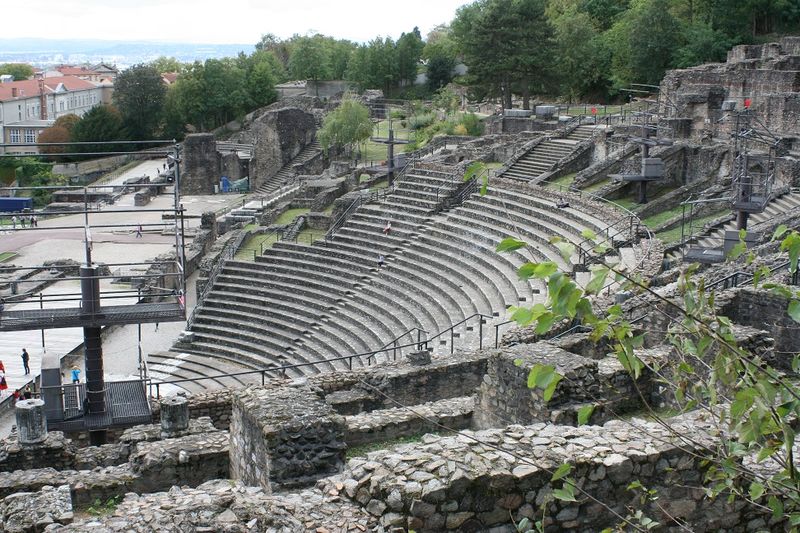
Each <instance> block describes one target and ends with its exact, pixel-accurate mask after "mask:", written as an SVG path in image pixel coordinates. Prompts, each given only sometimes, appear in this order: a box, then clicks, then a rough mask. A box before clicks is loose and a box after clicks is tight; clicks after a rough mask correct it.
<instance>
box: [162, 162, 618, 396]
mask: <svg viewBox="0 0 800 533" xmlns="http://www.w3.org/2000/svg"><path fill="white" fill-rule="evenodd" d="M460 183H461V182H460V181H459V180H457V179H454V178H453V175H450V176H448V175H447V174H445V173H441V172H434V171H430V170H425V169H412V170H409V171H408V172H407V173H406V175H405V176H404V177H403V179H402V180H400V181H399V183H398V185H397V187H396V188H395V189H394V190H393V191H392V192H390V193H389V194H387V196H386V197H385V198H384V199H383V201H381V202H380V203H368V204H364V205H362V206H360V207H359V208H358V209H356V210H355V212H354V213H353V214H352V215H351V216H350V217H349V218H348V219H347V220H346V222H345V223H344V225H343V226H342V227H341V228H340V229H339V230H338V231H337V232H336V233H335V234H334V235H333V236H332V237H331V238H330V239H329V240H327V241H319V242H317V243H314V244H313V245H305V244H298V243H291V242H279V243H276V244H275V245H273V247H272V248H270V249H269V250H268V251H265V253H264V255H263V256H260V257H258V258H257V259H256V261H255V262H243V261H233V260H229V261H228V262H227V263H226V264H225V266H224V268H223V270H222V272H221V274H220V275H219V276H218V277H217V278H216V281H215V283H214V285H213V287H212V290H211V291H210V293H209V294H208V295H207V297H206V298H205V301H204V302H203V304H202V306H201V307H200V308H199V309H198V311H197V313H196V316H195V321H194V324H193V326H192V330H191V332H190V333H189V336H188V337H187V338H186V339H184V340H182V341H180V342H178V343H176V344H175V345H174V346H173V347H172V348H171V349H170V350H169V351H166V352H156V353H151V354H150V355H149V357H148V363H149V369H150V375H151V376H152V377H153V378H154V379H156V380H172V379H181V378H184V379H191V378H196V377H200V376H202V375H208V374H218V373H235V372H242V371H245V370H249V369H258V368H264V367H268V366H273V365H292V364H304V363H313V364H310V365H308V366H303V367H298V368H291V369H288V370H287V371H286V375H287V376H289V377H301V376H304V375H310V374H314V373H317V372H326V371H332V370H346V369H348V368H350V367H351V365H352V366H353V367H357V366H362V365H367V364H369V361H367V360H366V359H358V358H355V359H352V360H351V361H347V360H344V361H333V362H328V361H323V360H325V359H332V358H335V357H340V356H347V355H353V354H358V353H365V352H371V351H374V350H377V349H381V348H383V347H385V346H387V345H391V344H392V342H393V341H394V340H395V339H398V338H399V339H400V340H399V341H398V342H399V344H401V345H402V344H409V343H412V342H415V341H416V336H415V335H416V333H414V334H412V335H405V334H406V332H407V331H409V330H410V329H412V328H419V329H420V330H422V331H424V332H425V333H420V335H421V336H422V339H423V340H426V339H431V337H432V336H433V335H435V334H436V333H437V332H440V331H444V330H447V329H448V328H451V327H452V326H454V325H457V326H456V327H455V328H454V329H453V331H452V335H451V333H450V332H448V333H447V334H445V335H442V336H440V337H438V338H436V339H432V340H431V342H430V346H431V348H433V349H434V350H435V351H437V352H438V351H441V352H444V351H450V350H452V349H454V348H455V345H457V347H458V348H459V349H461V348H477V345H478V342H479V339H478V335H479V331H480V330H481V329H482V330H483V341H484V343H485V344H484V345H489V344H490V342H493V336H492V335H493V334H494V331H493V325H494V324H498V323H500V322H503V321H505V320H506V318H507V317H506V308H507V307H508V306H510V305H520V304H521V303H522V304H526V305H530V304H532V303H535V302H540V301H544V299H545V291H546V287H545V286H544V284H543V283H542V282H541V281H539V280H534V281H532V282H528V281H524V280H520V279H519V277H518V276H517V268H518V267H519V265H520V264H522V263H523V262H526V261H529V260H533V261H542V260H552V261H555V262H557V263H558V264H559V265H561V266H562V267H564V268H570V267H571V266H572V265H571V264H570V263H575V262H576V258H572V259H571V260H570V261H565V260H564V259H563V258H562V257H561V256H560V254H559V253H558V250H557V249H556V248H555V247H554V246H553V245H551V244H550V243H549V238H550V237H551V236H553V235H556V234H560V235H562V236H564V237H565V238H567V239H568V240H570V241H571V242H574V243H576V244H577V243H579V242H581V241H582V240H583V237H581V232H582V231H584V230H585V229H591V230H592V231H595V232H600V231H601V230H602V229H603V228H604V227H605V221H604V220H602V219H601V217H597V216H593V215H588V214H586V213H584V212H582V211H581V210H580V209H578V208H575V207H570V208H558V207H557V206H556V205H555V202H556V201H557V199H556V198H555V197H552V196H551V195H549V193H548V192H547V191H546V190H544V189H531V191H530V192H528V191H525V192H520V191H516V190H511V189H504V188H499V187H491V188H490V191H489V193H488V194H487V195H485V196H479V195H473V196H472V197H471V198H469V199H467V200H466V201H465V202H464V203H463V204H462V205H460V206H457V207H453V208H451V209H450V210H448V211H446V212H444V213H440V214H434V213H436V212H437V211H438V209H439V206H440V203H441V202H443V201H445V199H446V198H447V197H448V195H449V194H451V193H452V192H453V191H454V190H456V188H457V187H458V185H459V184H460ZM387 220H390V221H391V222H392V230H391V232H390V233H389V234H388V235H387V234H384V233H383V231H382V230H383V228H384V226H385V224H386V221H387ZM509 235H515V236H518V237H520V238H522V239H525V240H526V241H528V242H529V243H531V244H532V246H531V247H529V248H528V249H526V250H525V251H519V252H515V253H512V254H497V253H496V252H495V247H496V245H497V243H498V242H499V241H500V240H501V239H503V238H504V237H507V236H509ZM379 254H380V255H382V256H383V257H384V259H385V266H384V267H383V268H379V267H378V264H377V260H378V255H379ZM587 274H588V273H587ZM475 313H482V314H484V315H486V316H487V317H491V318H484V319H482V320H481V323H479V321H478V319H477V318H474V319H472V320H471V321H469V322H466V323H461V324H459V323H460V322H462V321H463V320H464V319H466V318H468V317H470V316H472V315H474V314H475ZM404 335H405V336H404ZM490 339H491V341H490ZM407 352H408V349H406V350H405V353H407ZM391 353H392V352H391V351H390V352H389V354H391ZM387 357H388V355H387V354H381V355H379V356H378V357H377V360H379V361H385V360H387ZM260 379H261V378H260V376H259V375H258V374H255V375H251V376H239V377H221V378H216V379H214V380H208V381H200V382H187V383H184V384H182V385H180V386H181V387H182V388H184V389H186V390H188V391H190V392H196V391H199V390H202V389H206V388H219V387H230V386H237V385H240V384H242V383H247V382H252V381H260Z"/></svg>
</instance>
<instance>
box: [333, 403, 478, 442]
mask: <svg viewBox="0 0 800 533" xmlns="http://www.w3.org/2000/svg"><path fill="white" fill-rule="evenodd" d="M474 403H475V400H474V398H473V397H472V396H469V397H466V398H452V399H448V400H440V401H438V402H428V403H424V404H421V405H414V409H413V411H409V410H405V409H396V408H395V409H379V410H376V411H370V412H367V413H361V414H358V415H353V416H348V417H345V418H346V420H347V433H346V434H345V441H346V442H347V446H358V445H361V444H367V443H372V442H385V441H391V440H395V439H397V438H400V437H408V436H413V435H422V434H423V433H429V432H434V433H438V432H441V431H443V429H442V428H441V427H440V426H439V425H442V426H445V427H447V428H449V429H455V430H459V429H467V428H469V427H470V426H471V424H472V411H473V406H474Z"/></svg>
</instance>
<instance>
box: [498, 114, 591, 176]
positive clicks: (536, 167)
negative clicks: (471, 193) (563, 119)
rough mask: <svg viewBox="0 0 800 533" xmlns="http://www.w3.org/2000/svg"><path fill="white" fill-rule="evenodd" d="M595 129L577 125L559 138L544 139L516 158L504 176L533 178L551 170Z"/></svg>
mask: <svg viewBox="0 0 800 533" xmlns="http://www.w3.org/2000/svg"><path fill="white" fill-rule="evenodd" d="M596 131H597V127H596V126H578V127H577V128H575V129H574V130H573V131H572V132H570V133H569V134H568V135H567V136H565V137H563V138H560V139H546V140H544V141H542V142H541V143H539V144H537V145H536V146H534V147H533V148H532V149H531V150H529V151H528V152H527V153H526V154H524V155H523V156H522V157H520V158H519V159H517V160H516V161H515V162H514V164H512V165H511V166H510V167H509V168H508V169H506V171H505V172H503V173H502V176H503V177H504V178H512V179H518V180H526V181H528V180H535V179H536V178H538V177H539V176H541V175H542V174H545V173H547V172H550V171H551V170H553V169H554V168H555V167H556V165H557V164H558V162H559V161H561V160H562V159H564V158H565V157H566V156H568V155H569V154H571V153H572V151H573V150H574V149H575V147H576V146H577V145H578V144H580V143H581V142H582V141H584V140H586V139H588V138H590V137H591V136H592V135H594V133H595V132H596Z"/></svg>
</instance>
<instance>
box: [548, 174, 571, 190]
mask: <svg viewBox="0 0 800 533" xmlns="http://www.w3.org/2000/svg"><path fill="white" fill-rule="evenodd" d="M577 175H578V173H577V172H573V173H572V174H566V175H564V176H561V177H560V178H556V179H552V180H549V181H548V182H546V183H545V184H544V186H545V187H552V188H554V189H557V188H559V187H564V188H569V186H570V185H572V184H573V183H574V182H575V176H577Z"/></svg>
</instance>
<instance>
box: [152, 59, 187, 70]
mask: <svg viewBox="0 0 800 533" xmlns="http://www.w3.org/2000/svg"><path fill="white" fill-rule="evenodd" d="M147 65H149V66H151V67H153V68H154V69H156V71H157V72H158V73H159V74H164V73H165V72H181V71H182V70H183V67H184V64H183V63H181V62H180V61H178V60H177V59H175V58H174V57H166V56H161V57H159V58H157V59H154V60H152V61H150V62H149V63H147Z"/></svg>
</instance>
